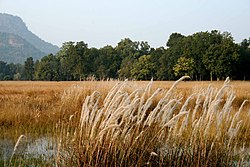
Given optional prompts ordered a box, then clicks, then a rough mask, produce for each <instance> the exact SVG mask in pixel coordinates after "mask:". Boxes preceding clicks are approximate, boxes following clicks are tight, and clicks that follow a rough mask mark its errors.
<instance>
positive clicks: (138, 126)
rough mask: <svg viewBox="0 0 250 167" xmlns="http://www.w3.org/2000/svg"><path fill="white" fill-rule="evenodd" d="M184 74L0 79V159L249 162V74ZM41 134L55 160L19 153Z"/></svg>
mask: <svg viewBox="0 0 250 167" xmlns="http://www.w3.org/2000/svg"><path fill="white" fill-rule="evenodd" d="M185 78H186V77H184V78H181V79H180V80H178V81H177V82H175V83H173V82H160V81H151V82H149V83H148V82H134V81H125V82H117V81H109V82H105V81H102V82H93V81H90V82H0V142H1V141H2V140H3V141H10V142H12V144H11V145H12V148H11V149H12V150H13V152H12V154H10V160H4V162H2V160H1V158H2V157H1V156H2V151H1V150H0V151H1V152H0V166H1V165H2V164H4V166H25V165H26V166H29V165H33V166H37V165H38V166H39V165H40V166H53V165H54V166H248V165H249V163H250V154H249V151H250V149H249V148H250V147H249V145H250V137H249V134H250V122H249V117H250V113H249V108H250V102H249V101H247V100H250V99H249V98H250V91H249V82H239V81H234V82H232V83H229V80H226V81H225V82H224V83H222V82H211V84H210V82H194V81H192V82H189V81H186V82H182V80H183V79H185ZM236 95H237V96H236ZM22 135H25V136H26V137H25V138H22V140H21V139H20V136H22ZM47 136H48V137H49V138H50V139H53V142H52V143H53V144H55V143H56V144H55V146H53V147H51V146H49V147H51V148H49V150H52V149H53V151H54V150H56V152H57V153H56V154H55V155H53V156H54V157H53V158H54V161H51V159H50V162H48V161H47V160H46V159H43V158H42V159H39V158H34V157H28V155H27V156H23V155H22V154H20V151H22V149H24V148H25V147H26V145H27V144H29V143H30V142H31V143H32V141H34V140H36V139H40V138H42V139H44V140H46V139H47V138H46V137H47ZM18 139H20V140H18ZM54 140H55V141H54ZM18 141H19V142H18ZM15 143H16V147H15ZM17 143H18V144H17ZM1 145H2V144H1V143H0V147H1ZM11 156H12V157H11ZM10 161H11V162H10ZM8 162H10V163H9V164H8Z"/></svg>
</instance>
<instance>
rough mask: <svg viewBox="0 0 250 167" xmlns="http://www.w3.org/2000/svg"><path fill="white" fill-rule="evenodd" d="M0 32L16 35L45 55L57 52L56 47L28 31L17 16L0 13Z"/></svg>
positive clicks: (57, 48)
mask: <svg viewBox="0 0 250 167" xmlns="http://www.w3.org/2000/svg"><path fill="white" fill-rule="evenodd" d="M0 32H5V33H10V34H15V35H18V36H20V37H21V38H23V39H24V40H26V41H27V42H29V43H30V44H31V45H33V46H34V47H35V48H37V49H39V50H40V51H41V52H43V53H46V54H49V53H56V52H58V51H59V47H58V46H55V45H52V44H50V43H48V42H45V41H44V40H42V39H40V38H39V37H38V36H36V35H35V34H33V33H32V32H31V31H29V30H28V28H27V26H26V25H25V23H24V22H23V20H22V19H21V18H20V17H18V16H12V15H9V14H1V13H0Z"/></svg>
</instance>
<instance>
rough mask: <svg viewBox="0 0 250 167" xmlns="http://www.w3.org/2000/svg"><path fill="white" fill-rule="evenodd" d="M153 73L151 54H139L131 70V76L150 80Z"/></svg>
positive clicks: (153, 66) (153, 65)
mask: <svg viewBox="0 0 250 167" xmlns="http://www.w3.org/2000/svg"><path fill="white" fill-rule="evenodd" d="M154 74H155V64H154V63H153V62H152V60H151V55H144V56H141V57H140V58H139V59H138V61H136V62H135V63H134V64H133V68H132V70H131V77H132V78H134V79H136V80H150V79H151V78H152V77H153V76H154Z"/></svg>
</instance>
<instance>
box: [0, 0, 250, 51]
mask: <svg viewBox="0 0 250 167" xmlns="http://www.w3.org/2000/svg"><path fill="white" fill-rule="evenodd" d="M0 13H8V14H12V15H15V16H19V17H21V18H22V19H23V21H24V22H25V23H26V25H27V27H28V29H29V30H30V31H32V32H33V33H34V34H36V35H38V36H39V37H40V38H42V39H43V40H45V41H47V42H50V43H53V44H55V45H57V46H59V47H61V46H62V43H64V42H67V41H74V42H77V41H84V42H86V43H87V44H88V45H89V46H90V47H96V48H101V47H104V46H106V45H112V46H116V45H117V43H118V42H120V41H121V39H124V38H130V39H131V40H133V41H147V42H148V43H149V44H150V46H151V47H154V48H157V47H161V46H164V47H165V46H166V42H167V40H168V38H169V36H170V35H171V34H172V33H174V32H178V33H181V34H183V35H192V34H194V33H196V32H201V31H211V30H219V31H221V32H225V31H227V32H230V33H231V34H232V36H233V37H234V39H235V42H237V43H239V42H241V41H242V40H243V39H245V38H247V39H248V38H249V37H250V0H70V1H69V0H68V1H66V0H42V1H40V0H39V1H34V0H0Z"/></svg>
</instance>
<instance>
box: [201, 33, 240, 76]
mask: <svg viewBox="0 0 250 167" xmlns="http://www.w3.org/2000/svg"><path fill="white" fill-rule="evenodd" d="M239 51H240V49H239V46H238V45H237V44H235V43H234V42H233V38H232V37H231V35H230V34H228V33H225V34H221V41H220V42H219V41H218V43H215V44H213V45H210V47H209V48H208V50H207V51H206V53H205V55H204V56H203V58H202V62H203V64H204V66H205V67H206V69H207V70H208V71H209V72H210V79H211V80H213V76H216V77H217V80H219V79H223V78H225V77H227V76H232V74H233V72H234V70H235V68H236V64H237V61H238V60H239Z"/></svg>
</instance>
